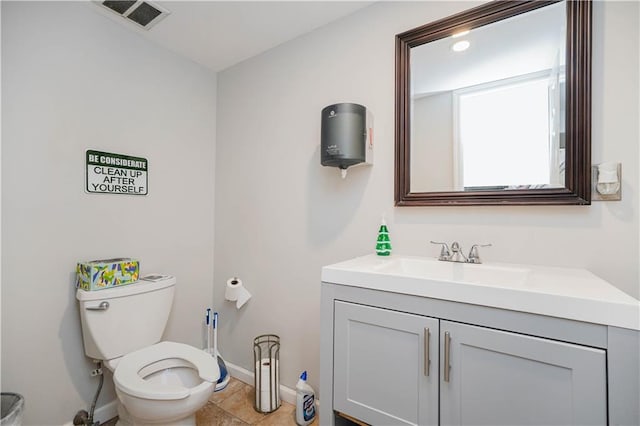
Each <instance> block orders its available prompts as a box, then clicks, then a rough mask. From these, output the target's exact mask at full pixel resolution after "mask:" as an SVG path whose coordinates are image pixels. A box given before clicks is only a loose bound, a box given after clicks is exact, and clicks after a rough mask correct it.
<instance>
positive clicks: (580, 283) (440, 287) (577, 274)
mask: <svg viewBox="0 0 640 426" xmlns="http://www.w3.org/2000/svg"><path fill="white" fill-rule="evenodd" d="M414 264H415V265H417V266H418V267H413V265H414ZM461 277H464V278H461ZM493 277H495V279H493ZM322 281H323V282H327V283H333V284H342V285H347V286H353V287H362V288H368V289H372V290H380V291H388V292H394V293H401V294H407V295H412V296H419V297H429V298H434V299H441V300H449V301H454V302H462V303H470V304H474V305H481V306H490V307H495V308H501V309H509V310H513V311H519V312H528V313H533V314H540V315H547V316H552V317H558V318H566V319H571V320H577V321H584V322H590V323H595V324H603V325H609V326H614V327H621V328H628V329H633V330H640V301H638V300H637V299H634V298H633V297H631V296H629V295H628V294H626V293H624V292H623V291H621V290H619V289H618V288H616V287H614V286H613V285H611V284H610V283H608V282H607V281H605V280H603V279H601V278H599V277H597V276H596V275H594V274H593V273H591V272H589V271H587V270H585V269H572V268H559V267H543V266H534V265H519V264H506V263H493V262H492V263H487V264H482V265H472V264H455V263H451V262H440V261H438V260H436V259H430V258H424V257H418V256H403V255H395V254H394V255H391V256H389V257H381V256H376V255H374V254H372V255H367V256H362V257H357V258H355V259H351V260H347V261H345V262H340V263H336V264H333V265H328V266H325V267H323V268H322Z"/></svg>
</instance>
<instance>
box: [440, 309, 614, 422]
mask: <svg viewBox="0 0 640 426" xmlns="http://www.w3.org/2000/svg"><path fill="white" fill-rule="evenodd" d="M440 339H441V340H440V342H441V353H440V356H441V360H442V367H441V368H442V373H441V379H442V382H441V395H440V396H441V399H440V408H441V412H440V418H441V421H442V424H443V425H510V426H512V425H554V426H558V425H580V426H583V425H605V424H607V406H606V401H607V398H606V354H605V351H603V350H601V349H594V348H590V347H585V346H578V345H573V344H568V343H563V342H558V341H553V340H547V339H542V338H536V337H531V336H525V335H521V334H515V333H508V332H503V331H497V330H492V329H488V328H483V327H475V326H470V325H465V324H460V323H453V322H449V321H441V322H440ZM449 339H450V342H449V343H447V340H449ZM449 348H450V349H449ZM447 361H448V365H447ZM447 368H449V374H448V377H445V372H446V371H445V370H446V369H447Z"/></svg>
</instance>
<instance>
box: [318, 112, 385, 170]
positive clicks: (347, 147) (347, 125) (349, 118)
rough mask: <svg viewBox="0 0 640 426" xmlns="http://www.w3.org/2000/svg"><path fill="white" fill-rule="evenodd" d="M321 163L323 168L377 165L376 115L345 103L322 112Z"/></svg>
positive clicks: (341, 168)
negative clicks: (375, 162)
mask: <svg viewBox="0 0 640 426" xmlns="http://www.w3.org/2000/svg"><path fill="white" fill-rule="evenodd" d="M320 139H321V159H320V162H321V164H322V165H323V166H330V167H338V168H340V170H341V172H342V177H343V178H344V177H346V176H347V168H348V167H352V166H356V165H361V164H373V115H372V114H371V112H370V111H369V110H367V108H365V107H363V106H362V105H358V104H351V103H342V104H334V105H329V106H328V107H325V108H324V109H323V110H322V130H321V137H320Z"/></svg>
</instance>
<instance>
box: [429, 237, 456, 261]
mask: <svg viewBox="0 0 640 426" xmlns="http://www.w3.org/2000/svg"><path fill="white" fill-rule="evenodd" d="M429 242H430V243H431V244H440V245H441V246H442V248H441V249H440V256H439V257H438V260H449V259H450V258H451V251H449V245H448V244H447V243H440V242H438V241H429Z"/></svg>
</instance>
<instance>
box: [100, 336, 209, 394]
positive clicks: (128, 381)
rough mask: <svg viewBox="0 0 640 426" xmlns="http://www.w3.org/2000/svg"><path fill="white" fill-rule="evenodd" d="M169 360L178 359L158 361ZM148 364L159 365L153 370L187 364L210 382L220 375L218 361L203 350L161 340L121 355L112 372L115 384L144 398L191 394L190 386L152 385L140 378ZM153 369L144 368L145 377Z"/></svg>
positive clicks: (185, 365)
mask: <svg viewBox="0 0 640 426" xmlns="http://www.w3.org/2000/svg"><path fill="white" fill-rule="evenodd" d="M168 360H174V361H176V360H177V361H178V362H173V363H170V364H169V363H162V362H161V361H168ZM151 364H158V367H157V368H155V369H154V370H155V371H159V370H162V369H166V368H171V367H190V368H193V369H194V370H197V372H198V376H200V378H201V379H202V380H204V381H205V382H209V383H214V382H216V381H217V380H218V378H219V377H220V369H219V368H218V362H217V360H216V359H215V358H214V357H212V356H211V355H210V354H208V353H206V352H205V351H203V350H201V349H196V348H194V347H193V346H189V345H185V344H183V343H175V342H160V343H156V344H155V345H151V346H148V347H146V348H143V349H140V350H137V351H135V352H131V353H130V354H127V355H125V356H123V357H122V359H121V360H120V362H119V363H118V366H117V367H116V369H115V372H114V374H113V381H114V382H115V384H116V387H118V388H119V389H120V390H121V391H123V392H126V393H127V394H129V395H132V396H136V397H139V398H145V399H156V400H169V399H183V398H186V397H188V396H189V395H190V394H191V389H190V388H187V387H184V386H180V385H175V384H173V385H167V384H158V383H154V384H152V383H149V382H148V381H147V380H145V379H143V377H141V375H140V373H141V372H142V371H143V370H145V367H147V366H149V365H151ZM147 370H148V369H147ZM153 372H154V371H147V372H146V373H145V376H146V375H148V374H151V373H153Z"/></svg>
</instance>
